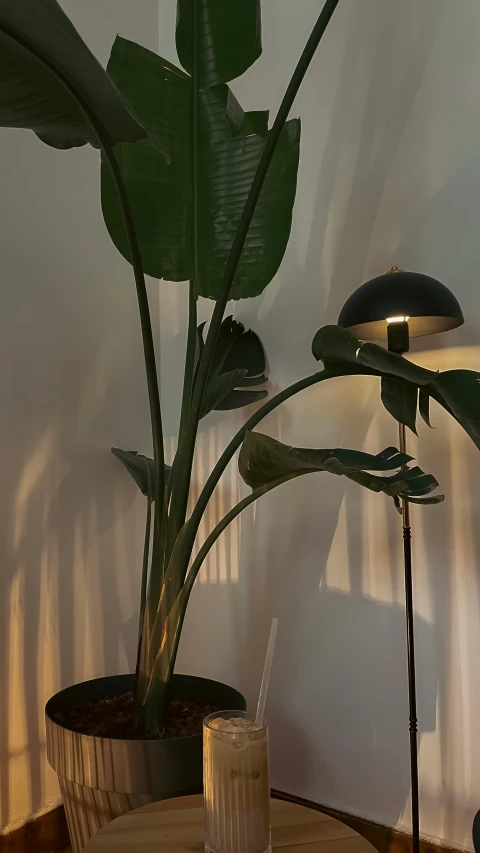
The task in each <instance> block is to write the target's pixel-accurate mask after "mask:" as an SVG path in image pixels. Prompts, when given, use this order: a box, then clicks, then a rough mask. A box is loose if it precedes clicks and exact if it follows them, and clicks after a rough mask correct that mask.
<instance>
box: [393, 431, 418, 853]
mask: <svg viewBox="0 0 480 853" xmlns="http://www.w3.org/2000/svg"><path fill="white" fill-rule="evenodd" d="M398 437H399V445H400V452H401V453H406V451H407V438H406V430H405V425H404V424H399V425H398ZM402 524H403V558H404V566H405V614H406V619H407V659H408V700H409V708H410V723H409V730H410V775H411V786H412V851H413V853H419V851H420V810H419V796H418V751H417V688H416V680H415V639H414V611H413V583H412V528H411V526H410V507H409V505H408V501H406V500H404V499H402Z"/></svg>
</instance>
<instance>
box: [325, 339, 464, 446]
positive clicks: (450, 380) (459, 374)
mask: <svg viewBox="0 0 480 853" xmlns="http://www.w3.org/2000/svg"><path fill="white" fill-rule="evenodd" d="M312 351H313V354H314V356H315V358H316V359H318V360H321V361H323V363H324V365H325V367H326V368H328V369H331V370H333V371H335V370H336V369H338V370H339V373H340V372H341V373H342V374H343V375H344V374H345V373H348V372H349V371H348V366H349V365H351V366H352V373H356V372H358V370H355V368H358V367H362V366H363V367H367V368H370V369H371V370H372V371H373V372H374V373H375V374H376V375H379V376H382V377H384V376H388V377H394V378H397V379H400V380H403V382H408V383H409V384H410V385H412V386H415V387H416V388H417V389H419V391H420V395H419V399H420V403H421V410H420V411H421V415H422V417H423V419H424V420H425V421H426V422H427V423H428V424H429V426H430V422H429V405H428V401H429V398H430V397H433V399H434V400H436V401H437V402H438V403H440V405H441V406H443V408H444V409H446V410H447V412H449V413H450V414H451V415H452V416H453V417H454V418H455V419H456V420H457V421H458V423H459V424H460V425H461V426H462V427H463V429H464V430H465V432H467V433H468V435H469V436H470V438H471V439H472V441H473V442H474V443H475V445H476V446H477V447H478V448H479V449H480V373H477V372H476V371H474V370H446V371H445V372H444V373H438V372H435V371H433V370H426V369H425V368H423V367H418V365H416V364H413V363H412V362H411V361H409V360H408V359H407V358H404V357H403V356H400V355H395V353H393V352H388V350H385V349H384V348H383V347H381V346H378V345H377V344H362V343H361V342H360V341H359V340H357V338H355V337H354V335H352V334H350V332H348V331H347V330H346V329H342V328H340V327H339V326H325V327H324V328H323V329H320V330H319V331H318V332H317V334H316V335H315V338H314V340H313V344H312ZM394 393H396V399H395V400H393V395H394ZM402 395H403V389H402V388H401V385H400V383H398V384H397V385H394V384H391V385H390V386H389V396H388V403H389V405H388V406H387V408H388V410H389V411H390V413H391V414H393V415H394V417H396V418H397V420H400V418H399V417H398V415H399V414H400V412H401V411H402V409H403V407H404V401H403V399H402ZM401 422H403V421H401Z"/></svg>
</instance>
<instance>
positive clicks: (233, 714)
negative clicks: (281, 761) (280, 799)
mask: <svg viewBox="0 0 480 853" xmlns="http://www.w3.org/2000/svg"><path fill="white" fill-rule="evenodd" d="M203 779H204V796H205V851H206V853H267V851H268V853H269V851H270V782H269V775H268V729H267V724H266V723H265V721H261V722H257V721H256V720H255V717H254V716H253V715H252V714H248V713H247V712H246V711H221V712H217V713H215V714H210V716H209V717H206V718H205V720H204V722H203Z"/></svg>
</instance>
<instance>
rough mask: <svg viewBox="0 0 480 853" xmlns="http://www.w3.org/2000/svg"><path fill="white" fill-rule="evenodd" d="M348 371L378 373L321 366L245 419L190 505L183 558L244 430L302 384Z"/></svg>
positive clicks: (348, 372)
mask: <svg viewBox="0 0 480 853" xmlns="http://www.w3.org/2000/svg"><path fill="white" fill-rule="evenodd" d="M349 375H361V376H379V375H380V374H379V373H378V371H375V370H373V369H372V368H369V367H361V368H357V367H355V366H353V365H348V367H345V368H340V367H338V368H335V370H326V369H325V370H320V371H318V372H317V373H313V374H312V375H311V376H307V377H305V379H299V381H298V382H294V384H293V385H289V386H288V388H284V390H283V391H280V393H279V394H276V395H275V397H271V398H270V400H267V401H266V402H265V403H264V404H263V405H262V406H260V408H259V409H257V411H256V412H254V413H253V415H251V417H250V418H249V419H248V421H246V422H245V423H244V424H243V426H241V427H240V429H239V430H238V432H236V433H235V435H234V436H233V438H232V439H231V440H230V442H229V443H228V444H227V446H226V448H225V450H224V451H223V453H222V455H221V456H220V457H219V459H218V461H217V462H216V464H215V465H214V467H213V468H212V471H211V472H210V475H209V477H208V479H207V482H206V483H205V485H204V487H203V489H202V491H201V492H200V495H199V497H198V500H197V503H196V505H195V507H194V509H193V512H192V515H191V517H190V519H189V521H188V529H187V530H186V532H185V537H184V541H183V543H182V553H183V559H184V560H186V559H188V558H189V557H190V554H191V552H192V548H193V544H194V542H195V537H196V535H197V532H198V528H199V526H200V522H201V520H202V517H203V513H204V512H205V509H206V508H207V504H208V502H209V500H210V498H211V496H212V494H213V491H214V489H215V487H216V485H217V483H218V481H219V479H220V477H221V476H222V474H223V472H224V471H225V468H226V467H227V465H228V463H229V462H230V460H231V459H232V458H233V456H234V454H235V453H236V451H237V450H238V448H239V447H240V445H241V444H242V441H243V439H244V438H245V435H246V433H247V432H248V431H249V430H251V429H253V428H254V427H255V426H257V424H259V423H260V421H262V420H263V418H265V417H266V416H267V415H268V414H270V412H272V411H273V410H274V409H276V408H277V406H280V405H281V403H283V402H285V400H288V399H289V397H293V396H294V395H295V394H298V393H299V392H300V391H303V390H304V389H305V388H309V387H310V386H311V385H316V384H317V383H318V382H323V380H324V379H333V378H334V377H336V376H349Z"/></svg>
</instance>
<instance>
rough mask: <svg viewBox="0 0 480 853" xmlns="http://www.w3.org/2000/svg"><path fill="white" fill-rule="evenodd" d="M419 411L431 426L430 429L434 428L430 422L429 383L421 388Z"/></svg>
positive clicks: (419, 392)
mask: <svg viewBox="0 0 480 853" xmlns="http://www.w3.org/2000/svg"><path fill="white" fill-rule="evenodd" d="M418 411H419V412H420V415H421V417H422V418H423V420H424V421H425V423H426V424H427V426H429V427H430V429H433V427H432V425H431V423H430V394H429V393H428V385H422V387H421V388H419V391H418Z"/></svg>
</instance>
